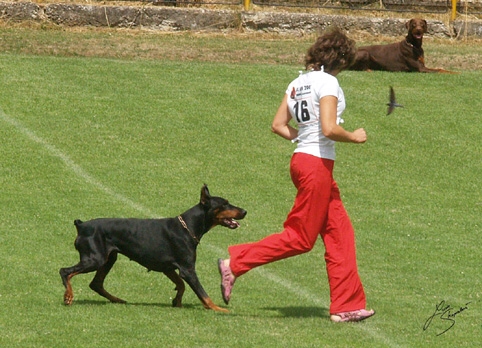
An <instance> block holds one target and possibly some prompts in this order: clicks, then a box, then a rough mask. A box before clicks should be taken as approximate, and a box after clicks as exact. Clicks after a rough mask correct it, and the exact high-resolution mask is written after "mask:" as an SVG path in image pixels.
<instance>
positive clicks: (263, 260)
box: [228, 153, 366, 314]
mask: <svg viewBox="0 0 482 348" xmlns="http://www.w3.org/2000/svg"><path fill="white" fill-rule="evenodd" d="M333 166H334V161H332V160H327V159H321V158H318V157H315V156H311V155H307V154H304V153H295V154H294V155H293V157H292V159H291V164H290V172H291V179H292V180H293V183H294V185H295V186H296V188H297V189H298V193H297V195H296V198H295V202H294V205H293V208H292V209H291V211H290V213H289V214H288V217H287V218H286V221H285V223H284V230H283V231H282V232H281V233H275V234H272V235H270V236H268V237H266V238H264V239H262V240H260V241H258V242H255V243H248V244H239V245H234V246H230V247H229V248H228V250H229V254H230V258H231V263H230V265H231V270H232V272H233V274H234V275H235V276H237V277H239V276H241V275H242V274H244V273H246V272H248V271H249V270H251V269H253V268H255V267H258V266H261V265H264V264H267V263H270V262H273V261H277V260H281V259H284V258H287V257H291V256H295V255H299V254H302V253H305V252H308V251H310V250H311V249H312V248H313V246H314V245H315V242H316V240H317V238H318V236H319V235H320V236H321V238H322V239H323V242H324V244H325V250H326V252H325V262H326V270H327V273H328V281H329V284H330V301H331V304H330V313H331V314H335V313H340V312H347V311H354V310H358V309H363V308H365V305H366V298H365V293H364V291H363V285H362V283H361V280H360V277H359V275H358V270H357V263H356V251H355V236H354V230H353V227H352V224H351V222H350V219H349V217H348V214H347V213H346V211H345V208H344V207H343V203H342V202H341V198H340V191H339V189H338V186H337V184H336V182H335V180H334V179H333Z"/></svg>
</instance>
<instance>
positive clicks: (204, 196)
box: [201, 184, 211, 205]
mask: <svg viewBox="0 0 482 348" xmlns="http://www.w3.org/2000/svg"><path fill="white" fill-rule="evenodd" d="M210 198H211V195H210V194H209V189H208V185H206V184H204V185H203V187H202V188H201V204H203V205H204V204H206V203H207V202H208V201H209V199H210Z"/></svg>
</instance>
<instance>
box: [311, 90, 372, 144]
mask: <svg viewBox="0 0 482 348" xmlns="http://www.w3.org/2000/svg"><path fill="white" fill-rule="evenodd" d="M337 106H338V98H336V97H335V96H325V97H323V98H321V99H320V115H321V123H320V124H321V130H322V132H323V135H324V136H325V137H327V138H328V139H331V140H334V141H340V142H348V143H364V142H365V141H366V140H367V134H366V132H365V130H364V129H363V128H359V129H356V130H355V131H353V132H349V131H347V130H345V129H344V128H343V127H341V126H340V125H337V124H336V114H337V113H336V111H337V110H336V109H337Z"/></svg>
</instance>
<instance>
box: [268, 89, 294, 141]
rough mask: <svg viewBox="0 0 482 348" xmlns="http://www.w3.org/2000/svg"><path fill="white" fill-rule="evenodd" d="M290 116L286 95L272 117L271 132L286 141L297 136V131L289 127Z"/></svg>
mask: <svg viewBox="0 0 482 348" xmlns="http://www.w3.org/2000/svg"><path fill="white" fill-rule="evenodd" d="M290 120H291V114H290V111H289V109H288V95H286V94H285V96H284V98H283V101H282V102H281V104H280V106H279V108H278V111H277V112H276V115H275V116H274V119H273V123H272V124H271V130H272V131H273V133H276V134H278V135H279V136H280V137H283V138H285V139H288V140H293V139H295V138H296V137H297V136H298V130H297V129H296V128H293V127H292V126H290V125H289V123H290Z"/></svg>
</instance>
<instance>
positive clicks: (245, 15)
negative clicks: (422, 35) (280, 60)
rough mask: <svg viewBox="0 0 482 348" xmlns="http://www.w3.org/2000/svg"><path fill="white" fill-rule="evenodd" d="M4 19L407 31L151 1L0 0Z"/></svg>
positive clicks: (470, 27) (471, 29)
mask: <svg viewBox="0 0 482 348" xmlns="http://www.w3.org/2000/svg"><path fill="white" fill-rule="evenodd" d="M0 19H1V20H4V21H45V22H50V23H54V24H57V25H64V26H94V27H118V28H147V29H152V30H163V31H181V30H205V31H219V30H227V29H243V30H245V31H264V32H278V33H290V34H292V33H310V32H317V31H319V30H323V29H325V28H326V27H329V26H331V25H337V26H339V27H341V28H343V29H345V30H347V31H363V32H367V33H369V34H372V35H378V34H383V35H385V36H402V35H405V33H406V29H405V22H406V21H407V19H406V18H405V19H401V18H368V17H351V16H339V15H322V14H308V13H275V12H264V11H263V12H253V11H249V12H246V11H232V10H206V9H199V8H172V7H149V6H142V7H141V6H139V7H136V6H96V5H79V4H37V3H31V2H0ZM428 22H429V26H428V27H429V32H428V35H432V36H437V37H453V36H457V35H465V31H466V32H467V35H469V36H477V37H482V23H481V22H480V21H478V22H464V21H455V22H454V23H452V24H451V25H450V26H447V25H446V24H445V23H443V22H441V21H437V20H429V21H428Z"/></svg>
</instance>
